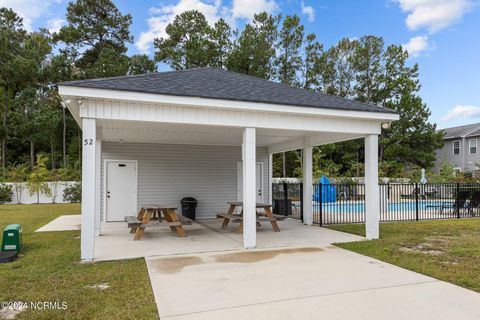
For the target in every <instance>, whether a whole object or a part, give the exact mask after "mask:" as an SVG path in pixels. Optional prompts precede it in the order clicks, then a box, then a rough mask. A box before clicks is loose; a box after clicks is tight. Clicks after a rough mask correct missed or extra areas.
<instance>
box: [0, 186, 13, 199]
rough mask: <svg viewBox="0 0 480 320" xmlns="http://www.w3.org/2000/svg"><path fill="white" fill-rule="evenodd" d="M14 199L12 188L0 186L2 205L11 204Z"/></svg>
mask: <svg viewBox="0 0 480 320" xmlns="http://www.w3.org/2000/svg"><path fill="white" fill-rule="evenodd" d="M12 197H13V190H12V186H10V185H8V184H4V183H2V184H0V203H5V202H11V201H12Z"/></svg>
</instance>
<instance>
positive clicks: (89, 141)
mask: <svg viewBox="0 0 480 320" xmlns="http://www.w3.org/2000/svg"><path fill="white" fill-rule="evenodd" d="M83 145H84V146H93V139H83Z"/></svg>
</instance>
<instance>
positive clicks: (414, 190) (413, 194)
mask: <svg viewBox="0 0 480 320" xmlns="http://www.w3.org/2000/svg"><path fill="white" fill-rule="evenodd" d="M416 194H418V198H419V199H425V200H427V192H425V191H424V190H423V188H420V187H414V188H412V191H410V193H402V194H401V195H400V197H401V198H402V199H415V198H416Z"/></svg>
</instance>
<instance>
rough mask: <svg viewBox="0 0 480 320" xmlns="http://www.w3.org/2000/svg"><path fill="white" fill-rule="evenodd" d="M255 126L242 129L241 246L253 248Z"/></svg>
mask: <svg viewBox="0 0 480 320" xmlns="http://www.w3.org/2000/svg"><path fill="white" fill-rule="evenodd" d="M255 144H256V143H255V128H245V129H243V144H242V160H243V199H242V200H243V247H244V248H245V249H250V248H255V246H256V244H257V214H256V208H255V207H256V206H255V203H256V198H257V197H256V191H257V188H256V185H255V184H256V177H255V175H256V161H255V157H256V155H255V153H256V145H255Z"/></svg>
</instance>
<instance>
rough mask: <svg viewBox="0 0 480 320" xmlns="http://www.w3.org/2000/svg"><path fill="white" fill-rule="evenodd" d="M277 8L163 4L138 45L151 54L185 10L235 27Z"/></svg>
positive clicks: (193, 1) (244, 3) (212, 1)
mask: <svg viewBox="0 0 480 320" xmlns="http://www.w3.org/2000/svg"><path fill="white" fill-rule="evenodd" d="M0 1H1V0H0ZM277 9H278V5H277V3H276V2H275V0H233V2H232V6H231V7H227V6H223V5H222V1H221V0H179V1H178V2H177V3H176V4H173V5H162V6H160V7H157V8H151V9H150V18H148V20H147V23H148V30H147V31H144V32H141V33H140V36H139V38H138V41H137V42H135V46H136V47H137V49H138V50H139V51H141V52H143V53H148V52H149V51H150V50H151V49H152V44H153V40H154V39H155V38H160V37H166V36H167V34H166V33H165V28H166V27H167V25H168V24H170V23H172V22H173V20H174V19H175V16H176V15H179V14H181V13H182V12H184V11H188V10H198V11H200V12H202V13H203V14H204V15H205V18H206V19H207V21H208V22H209V23H214V22H215V21H217V20H218V19H220V18H224V19H225V20H226V21H227V22H228V23H230V24H231V25H233V26H235V20H236V19H246V20H250V19H252V18H253V15H254V14H255V13H259V12H262V11H266V12H269V13H272V12H274V11H276V10H277Z"/></svg>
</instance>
